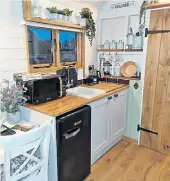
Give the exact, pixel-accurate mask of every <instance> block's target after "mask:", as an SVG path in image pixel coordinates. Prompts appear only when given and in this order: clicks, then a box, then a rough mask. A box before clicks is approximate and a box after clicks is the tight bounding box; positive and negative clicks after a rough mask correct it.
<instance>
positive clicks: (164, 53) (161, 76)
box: [151, 9, 170, 151]
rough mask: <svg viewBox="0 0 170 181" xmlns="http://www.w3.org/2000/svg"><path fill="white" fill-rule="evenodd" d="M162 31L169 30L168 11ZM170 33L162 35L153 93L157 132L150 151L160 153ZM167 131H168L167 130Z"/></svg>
mask: <svg viewBox="0 0 170 181" xmlns="http://www.w3.org/2000/svg"><path fill="white" fill-rule="evenodd" d="M162 29H163V30H166V29H170V10H169V9H167V10H164V19H163V27H162ZM169 50H170V33H163V34H162V40H161V48H160V57H159V65H158V76H157V85H156V93H155V103H154V114H153V120H154V122H153V125H152V129H153V130H154V131H156V132H158V136H157V135H153V134H152V135H151V140H152V143H151V149H154V150H157V151H161V139H162V134H163V132H162V128H163V124H164V122H166V117H165V116H164V114H165V105H166V98H167V83H168V79H169V72H168V62H169V60H170V51H169ZM167 131H168V130H167ZM169 132H170V129H169Z"/></svg>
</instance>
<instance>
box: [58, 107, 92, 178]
mask: <svg viewBox="0 0 170 181" xmlns="http://www.w3.org/2000/svg"><path fill="white" fill-rule="evenodd" d="M56 124H57V125H56V127H57V130H56V132H57V135H56V137H57V156H58V158H57V161H58V180H59V181H83V180H84V179H85V178H86V177H87V176H89V174H90V172H91V169H90V168H91V108H90V106H84V107H82V108H80V109H77V110H74V111H73V112H69V113H67V114H65V115H62V116H61V117H58V118H57V120H56Z"/></svg>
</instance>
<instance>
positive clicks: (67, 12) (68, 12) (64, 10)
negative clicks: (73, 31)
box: [62, 8, 73, 16]
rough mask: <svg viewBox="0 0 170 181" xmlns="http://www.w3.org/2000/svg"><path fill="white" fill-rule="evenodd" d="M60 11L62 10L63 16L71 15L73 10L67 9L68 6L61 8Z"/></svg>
mask: <svg viewBox="0 0 170 181" xmlns="http://www.w3.org/2000/svg"><path fill="white" fill-rule="evenodd" d="M62 12H63V15H65V16H71V15H72V13H73V11H72V10H69V9H68V8H66V9H63V10H62Z"/></svg>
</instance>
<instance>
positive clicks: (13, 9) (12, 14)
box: [0, 0, 98, 80]
mask: <svg viewBox="0 0 170 181" xmlns="http://www.w3.org/2000/svg"><path fill="white" fill-rule="evenodd" d="M40 2H41V3H42V4H43V6H44V7H48V6H50V5H51V6H52V5H55V6H57V7H59V8H66V7H67V8H71V9H73V11H74V16H75V15H76V14H77V15H78V14H79V12H80V11H81V9H82V8H84V7H89V8H90V9H91V10H92V11H93V12H94V19H95V20H96V22H97V14H98V9H97V8H95V7H93V6H90V5H88V4H84V3H77V2H74V1H72V0H64V1H54V0H40ZM73 19H74V18H73ZM24 38H25V32H24V21H23V13H22V0H1V1H0V79H4V78H5V79H9V80H12V79H13V73H15V72H26V71H27V62H26V46H25V39H24ZM96 57H97V53H96V40H95V41H94V43H93V47H90V45H89V42H88V40H87V39H86V74H87V70H88V65H90V64H94V62H95V61H96Z"/></svg>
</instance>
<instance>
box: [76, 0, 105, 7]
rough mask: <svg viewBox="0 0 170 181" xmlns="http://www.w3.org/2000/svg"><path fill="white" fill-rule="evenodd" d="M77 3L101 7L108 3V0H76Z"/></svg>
mask: <svg viewBox="0 0 170 181" xmlns="http://www.w3.org/2000/svg"><path fill="white" fill-rule="evenodd" d="M75 1H76V2H80V3H81V2H82V3H87V4H91V5H93V6H100V5H101V4H103V3H104V2H106V0H75Z"/></svg>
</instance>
